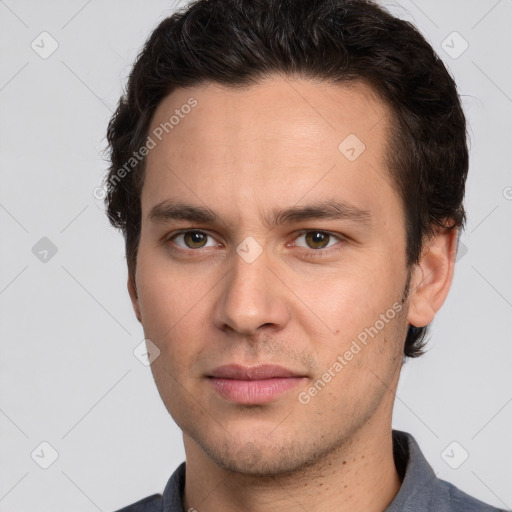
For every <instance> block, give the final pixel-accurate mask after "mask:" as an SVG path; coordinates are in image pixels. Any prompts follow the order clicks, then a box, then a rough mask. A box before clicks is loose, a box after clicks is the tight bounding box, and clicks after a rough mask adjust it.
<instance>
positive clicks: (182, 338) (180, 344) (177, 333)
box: [137, 250, 213, 362]
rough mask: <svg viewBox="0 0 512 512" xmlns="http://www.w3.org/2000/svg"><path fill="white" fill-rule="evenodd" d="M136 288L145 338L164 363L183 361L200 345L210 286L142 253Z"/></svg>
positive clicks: (138, 263)
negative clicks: (153, 345) (152, 344)
mask: <svg viewBox="0 0 512 512" xmlns="http://www.w3.org/2000/svg"><path fill="white" fill-rule="evenodd" d="M137 286H138V292H139V304H140V309H141V314H142V320H143V325H144V333H145V336H146V337H147V338H149V339H151V340H152V341H153V342H154V343H155V344H156V345H157V346H158V348H159V349H160V351H161V352H162V353H164V354H166V359H167V360H169V361H171V362H173V361H183V359H184V358H185V357H186V354H188V353H193V351H194V350H195V348H196V346H199V340H200V339H201V334H200V332H201V326H203V325H204V320H205V315H206V314H207V312H206V311H205V308H206V306H207V303H208V295H207V292H208V290H209V289H210V288H211V287H212V286H213V284H208V283H205V282H204V280H202V279H201V278H200V277H197V276H196V277H194V278H192V277H190V276H186V275H184V274H183V272H179V271H177V269H176V267H174V268H173V267H172V266H170V265H169V264H168V263H167V264H166V262H165V261H163V259H160V258H158V257H157V258H155V257H152V258H150V257H148V253H145V252H144V250H142V251H141V252H140V253H139V260H138V262H137Z"/></svg>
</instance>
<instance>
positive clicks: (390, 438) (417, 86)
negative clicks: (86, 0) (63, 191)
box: [106, 0, 497, 512]
mask: <svg viewBox="0 0 512 512" xmlns="http://www.w3.org/2000/svg"><path fill="white" fill-rule="evenodd" d="M108 142H109V145H110V149H111V160H112V164H111V167H110V173H109V176H108V179H107V187H108V195H107V198H106V204H107V207H108V214H109V218H110V220H111V222H112V224H113V225H114V226H116V227H118V228H121V229H122V230H123V234H124V237H125V241H126V255H127V262H128V271H129V278H128V290H129V293H130V297H131V299H132V303H133V307H134V310H135V313H136V315H137V318H138V320H139V321H140V322H141V323H142V326H143V328H144V334H145V337H146V339H147V348H148V355H149V358H150V360H151V361H152V364H151V369H152V372H153V376H154V378H155V382H156V385H157V387H158V390H159V393H160V395H161V397H162V400H163V402H164V404H165V406H166V408H167V410H168V411H169V413H170V414H171V416H172V417H173V419H174V420H175V421H176V423H177V424H178V426H179V427H180V428H181V429H182V431H183V439H184V445H185V452H186V463H183V464H182V465H181V466H180V467H179V468H178V469H177V470H176V471H175V473H174V474H173V475H172V476H171V478H170V480H169V482H168V484H167V486H166V488H165V490H164V492H163V496H161V495H155V496H151V497H149V498H146V499H145V500H142V501H140V502H138V503H136V504H133V505H131V506H129V507H127V508H125V509H123V510H124V511H126V512H127V511H179V512H182V511H185V510H187V511H198V512H217V511H222V512H226V511H235V510H236V511H240V510H247V511H251V512H252V511H255V512H265V511H269V510H272V511H275V510H279V511H288V510H297V509H298V510H307V511H309V512H315V511H319V510H336V511H340V512H347V511H351V512H358V511H374V512H377V511H384V510H385V511H388V512H391V511H392V512H395V511H401V510H410V511H415V512H416V511H417V512H421V511H446V512H447V511H465V512H466V511H492V510H497V509H495V508H493V507H490V506H488V505H486V504H484V503H482V502H480V501H478V500H476V499H474V498H472V497H470V496H468V495H466V494H464V493H463V492H462V491H460V490H458V489H456V488H455V487H454V486H452V485H451V484H449V483H447V482H444V481H441V480H439V479H437V477H436V476H435V474H434V472H433V470H432V469H431V468H430V466H429V465H428V463H427V461H426V460H425V458H424V457H423V455H422V453H421V451H420V449H419V447H418V445H417V443H416V441H415V440H414V438H413V437H412V436H411V435H410V434H407V433H405V432H400V431H392V428H391V416H392V410H393V402H394V397H395V392H396V388H397V385H398V380H399V375H400V369H401V365H402V363H403V360H404V357H417V356H419V355H421V353H422V348H423V346H424V343H425V335H426V332H427V326H428V325H429V324H430V322H431V321H432V319H433V318H434V316H435V313H436V312H437V311H438V310H439V308H440V307H441V305H442V304H443V302H444V300H445V298H446V296H447V294H448V291H449V288H450V285H451V281H452V277H453V271H454V260H455V254H456V249H457V236H458V232H459V229H460V228H461V227H462V226H463V224H464V219H465V214H464V209H463V205H462V201H463V197H464V186H465V180H466V175H467V169H468V151H467V146H466V123H465V118H464V114H463V112H462V109H461V105H460V101H459V97H458V95H457V90H456V86H455V84H454V82H453V80H452V78H451V77H450V75H449V73H448V72H447V70H446V68H445V67H444V65H443V64H442V62H441V61H440V59H439V58H438V57H437V56H436V54H435V53H434V51H433V50H432V48H431V47H430V45H429V44H428V43H427V42H426V41H425V39H424V38H423V37H422V36H421V35H420V34H419V33H418V31H417V30H416V29H415V28H414V27H413V26H412V25H411V24H409V23H407V22H404V21H401V20H399V19H396V18H394V17H393V16H391V15H390V14H389V13H388V12H387V11H385V10H384V9H382V8H380V7H378V6H377V5H376V4H374V3H372V2H370V1H364V0H315V1H312V0H259V1H255V0H199V1H196V2H193V3H191V4H189V5H188V6H187V7H186V8H183V9H182V10H181V11H179V12H177V13H175V14H174V15H173V16H171V17H170V18H168V19H166V20H164V21H163V22H162V23H161V24H160V25H159V26H158V27H157V29H156V30H155V31H154V32H153V33H152V35H151V36H150V38H149V39H148V41H147V43H146V45H145V47H144V49H143V51H142V52H141V54H140V55H139V57H138V59H137V62H136V63H135V65H134V68H133V70H132V72H131V75H130V78H129V82H128V88H127V93H126V95H125V96H124V97H122V98H121V100H120V103H119V106H118V109H117V111H116V113H115V115H114V117H113V118H112V120H111V122H110V125H109V129H108Z"/></svg>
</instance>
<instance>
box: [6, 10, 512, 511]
mask: <svg viewBox="0 0 512 512" xmlns="http://www.w3.org/2000/svg"><path fill="white" fill-rule="evenodd" d="M177 5H178V4H177V3H172V2H169V1H160V0H159V1H155V0H154V1H152V2H143V1H142V0H137V1H136V0H131V1H121V0H110V1H108V2H100V1H98V0H89V1H80V2H78V1H69V0H68V1H64V0H61V1H55V0H52V1H46V2H36V1H26V0H25V1H24V0H19V1H14V0H5V1H1V0H0V47H1V48H2V54H1V57H0V108H1V115H0V133H1V139H0V154H1V173H2V174H1V181H0V183H1V188H0V229H1V235H2V237H1V240H2V242H1V244H0V333H1V358H0V366H1V370H0V375H1V376H0V379H1V380H0V389H1V394H0V397H1V402H0V432H1V443H0V510H1V511H3V512H8V511H17V512H24V511H50V510H51V511H53V512H58V511H68V510H73V511H75V512H94V511H95V510H102V511H109V510H115V509H116V508H118V507H121V506H122V505H126V504H128V503H131V502H133V501H135V500H137V499H140V498H142V497H144V496H146V495H149V494H151V493H154V492H161V491H162V490H163V488H164V485H165V483H166V481H167V479H168V478H169V476H170V474H171V472H172V471H174V469H175V468H176V466H177V465H178V464H179V463H180V462H181V461H182V460H184V451H183V448H182V440H181V435H180V431H179V429H178V428H177V427H176V425H175V424H174V422H173V421H172V420H171V418H170V417H169V416H168V414H167V412H166V411H165V409H164V406H163V404H162V403H161V401H160V398H159V396H158V394H157V391H156V388H155V386H154V384H153V381H152V377H151V374H150V370H149V368H148V367H146V366H144V365H143V364H141V363H140V362H139V360H138V359H136V358H135V357H134V355H133V352H132V351H133V349H134V348H135V347H136V346H137V345H138V344H139V343H140V342H141V340H142V339H143V333H142V328H141V326H140V325H139V324H138V322H137V321H136V319H135V316H134V314H133V312H132V309H131V303H130V301H129V297H128V294H127V291H126V275H127V273H126V264H125V258H124V253H123V241H122V237H121V235H120V234H119V233H117V232H116V231H114V230H113V229H112V228H110V227H109V225H108V222H107V219H106V216H105V214H104V211H103V205H102V202H101V201H100V200H97V199H96V198H95V197H94V196H93V190H94V189H95V188H96V187H97V186H98V185H99V184H100V182H101V178H102V176H103V174H104V172H105V169H106V162H105V157H104V156H102V154H101V150H103V149H104V148H105V139H104V135H105V129H106V125H107V122H108V119H109V118H110V116H111V114H112V110H113V109H114V107H115V105H116V102H117V100H118V97H119V95H120V94H121V91H122V85H123V84H124V82H125V79H126V76H127V74H128V72H129V70H130V65H131V63H132V62H133V59H134V58H135V56H136V54H137V52H138V50H139V48H140V46H141V45H142V43H143V42H144V40H145V39H146V37H147V36H148V35H149V32H150V30H151V29H152V28H153V27H155V25H156V23H157V22H158V21H159V20H161V19H162V18H163V17H165V16H167V15H169V14H170V13H171V12H172V11H173V10H174V9H175V8H176V6H177ZM385 5H387V6H390V7H391V9H392V11H393V12H395V13H397V14H398V15H399V16H400V17H403V18H406V19H409V20H412V21H413V22H414V23H415V24H416V25H417V26H418V27H419V28H420V29H421V31H422V32H423V33H424V34H425V35H426V37H427V38H428V40H429V41H430V42H431V44H432V45H433V46H434V48H435V49H436V51H438V53H439V55H440V56H441V57H442V59H443V60H444V61H445V62H446V64H447V65H448V66H449V68H450V69H451V72H452V73H453V75H454V76H455V78H456V81H457V83H458V85H459V90H460V93H461V95H462V99H463V103H464V108H465V111H466V113H467V116H468V121H469V124H470V146H471V168H470V177H469V181H468V187H467V200H466V205H467V209H468V213H469V215H468V226H467V229H466V232H465V233H464V235H463V237H462V242H463V244H464V247H463V251H462V252H461V254H460V255H459V261H458V263H457V266H456V275H455V282H454V284H453V287H452V290H451V292H450V295H449V297H448V300H447V302H446V304H445V306H444V308H443V309H442V310H441V312H440V313H439V314H438V316H437V318H436V320H435V322H434V325H433V329H432V335H433V338H432V340H431V341H430V344H429V347H430V351H429V353H428V354H427V355H425V356H423V357H422V358H420V359H419V360H412V361H409V362H408V363H407V364H406V365H405V367H404V370H403V374H402V378H401V382H400V386H399V389H398V396H397V400H396V407H395V413H394V427H395V428H398V429H402V430H406V431H409V432H411V433H412V434H413V435H414V436H415V437H416V439H417V440H418V442H419V444H420V446H421V447H422V449H423V451H424V453H425V455H426V457H427V458H428V460H429V462H430V463H431V465H432V467H433V468H434V470H435V472H436V473H437V475H438V476H439V477H441V478H444V479H446V480H449V481H451V482H453V483H454V484H456V485H457V486H459V487H460V488H462V489H463V490H465V491H467V492H469V493H470V494H472V495H474V496H476V497H478V498H480V499H482V500H485V501H487V502H489V503H491V504H493V505H495V506H498V507H502V508H512V486H511V485H510V484H511V480H512V429H511V425H512V384H511V376H510V375H511V372H510V368H511V364H512V343H511V334H510V333H511V330H512V272H511V270H510V263H511V261H512V241H511V240H512V237H511V234H512V233H511V231H512V230H511V219H512V172H511V163H510V147H511V143H512V139H511V132H512V130H511V119H512V80H511V78H512V70H511V62H512V60H511V57H512V55H511V48H512V31H511V29H510V27H511V25H512V1H511V0H500V1H496V0H478V1H474V0H473V1H468V0H457V1H455V0H450V1H445V0H443V1H441V0H437V1H432V0H429V1H427V0H421V1H420V0H415V1H414V2H413V1H411V0H404V1H403V2H400V5H396V4H392V3H390V2H385ZM43 31H46V32H48V33H49V34H50V35H51V38H53V40H55V41H56V42H57V43H58V48H57V49H56V51H55V52H54V53H53V54H51V55H49V56H47V55H44V56H45V57H46V58H42V56H41V53H44V52H49V50H51V45H52V39H50V37H49V36H40V34H41V32H43ZM454 31H456V32H458V33H459V34H460V36H461V37H462V38H463V39H461V37H459V36H457V35H456V34H455V35H454V34H453V32H454ZM464 40H465V41H467V43H468V44H469V47H468V48H467V49H466V51H464V52H463V53H462V54H460V55H459V53H460V52H461V51H462V50H463V49H464ZM33 41H34V46H35V47H36V48H37V52H36V51H35V50H34V49H33V48H32V47H31V44H32V42H33ZM443 41H444V43H443ZM53 44H55V43H53ZM38 52H39V53H38ZM43 237H47V238H48V239H49V240H50V241H51V243H52V244H53V245H54V246H55V248H56V250H57V252H56V254H54V255H53V254H52V251H51V247H50V246H49V242H48V241H47V240H43V241H40V240H41V239H42V238H43ZM37 244H39V245H37ZM34 246H35V249H33V248H34ZM45 249H46V250H48V251H49V252H48V253H44V250H45ZM41 251H43V252H41ZM34 253H35V254H34ZM45 254H46V260H45V261H41V258H44V256H45ZM41 442H47V443H49V444H50V445H51V446H52V447H53V449H54V450H56V452H57V453H58V458H57V459H56V460H55V461H54V462H53V464H51V465H50V466H49V467H48V468H47V469H43V468H42V467H40V465H47V464H49V463H50V462H52V454H53V452H52V449H51V448H49V447H48V446H47V445H43V446H41V445H40V443H41ZM453 442H456V444H451V443H453ZM466 452H467V453H468V454H469V457H468V458H467V460H465V461H464V458H465V456H466ZM31 454H33V455H31ZM454 466H458V468H457V469H454V468H453V467H454Z"/></svg>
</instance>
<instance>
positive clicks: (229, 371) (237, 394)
mask: <svg viewBox="0 0 512 512" xmlns="http://www.w3.org/2000/svg"><path fill="white" fill-rule="evenodd" d="M306 378H307V376H306V375H304V374H300V373H298V372H294V371H292V370H289V369H287V368H284V367H282V366H277V365H267V364H264V365H259V366H251V367H249V366H241V365H235V364H231V365H225V366H219V367H218V368H216V369H215V370H213V371H212V372H211V374H210V375H208V380H209V382H210V385H211V386H212V388H213V389H214V390H215V391H216V392H217V393H218V394H219V395H220V396H221V397H222V398H224V399H225V400H227V401H229V402H234V403H238V404H246V405H255V404H263V403H267V402H271V401H273V400H276V399H277V398H279V397H280V396H282V395H283V394H285V393H286V392H288V391H290V390H291V389H293V388H295V387H296V386H298V385H299V384H300V383H301V382H303V381H304V380H305V379H306Z"/></svg>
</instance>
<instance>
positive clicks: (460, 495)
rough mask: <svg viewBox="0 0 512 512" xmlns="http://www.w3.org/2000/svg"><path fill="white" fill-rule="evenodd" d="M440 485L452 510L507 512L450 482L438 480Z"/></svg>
mask: <svg viewBox="0 0 512 512" xmlns="http://www.w3.org/2000/svg"><path fill="white" fill-rule="evenodd" d="M438 484H439V487H440V488H441V489H442V490H443V494H444V495H445V496H446V497H447V500H446V501H447V503H449V510H450V512H505V509H500V508H496V507H492V506H491V505H488V504H487V503H484V502H483V501H480V500H478V499H476V498H474V497H473V496H470V495H469V494H466V493H465V492H464V491H461V490H460V489H459V488H458V487H455V486H454V485H453V484H451V483H450V482H446V481H445V480H438Z"/></svg>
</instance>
